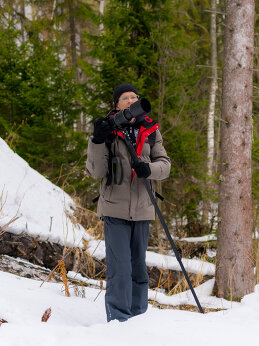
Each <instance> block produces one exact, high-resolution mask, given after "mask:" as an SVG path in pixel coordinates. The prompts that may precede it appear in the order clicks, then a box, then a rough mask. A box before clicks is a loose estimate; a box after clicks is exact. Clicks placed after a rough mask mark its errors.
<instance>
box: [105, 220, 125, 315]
mask: <svg viewBox="0 0 259 346" xmlns="http://www.w3.org/2000/svg"><path fill="white" fill-rule="evenodd" d="M131 233H132V227H131V223H130V222H129V221H126V220H122V219H117V218H113V217H104V235H105V245H106V265H107V270H106V277H107V285H106V294H105V307H106V314H107V321H108V322H109V321H111V320H114V319H117V320H119V321H125V320H127V319H128V318H129V317H131V316H132V314H131V305H132V278H131V275H132V269H131V250H130V239H131Z"/></svg>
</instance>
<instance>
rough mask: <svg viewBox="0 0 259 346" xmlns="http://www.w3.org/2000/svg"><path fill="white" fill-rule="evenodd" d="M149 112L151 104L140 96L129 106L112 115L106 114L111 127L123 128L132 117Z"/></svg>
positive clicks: (128, 123)
mask: <svg viewBox="0 0 259 346" xmlns="http://www.w3.org/2000/svg"><path fill="white" fill-rule="evenodd" d="M150 112H151V104H150V102H149V101H148V100H147V99H145V98H141V99H139V100H138V101H137V102H134V103H132V105H130V107H129V108H127V109H123V110H120V111H119V112H117V113H115V114H114V115H111V116H108V117H107V119H108V121H109V124H110V126H111V127H112V128H119V129H120V128H123V127H125V126H128V125H130V121H131V120H132V118H136V117H139V116H142V115H146V114H148V113H150Z"/></svg>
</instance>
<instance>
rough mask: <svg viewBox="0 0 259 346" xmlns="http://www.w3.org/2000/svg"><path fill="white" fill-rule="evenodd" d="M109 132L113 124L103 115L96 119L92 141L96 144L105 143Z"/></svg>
mask: <svg viewBox="0 0 259 346" xmlns="http://www.w3.org/2000/svg"><path fill="white" fill-rule="evenodd" d="M109 134H111V126H110V124H109V123H108V121H107V120H105V118H103V117H102V118H99V119H97V120H95V122H94V133H93V135H94V136H93V139H92V142H93V143H95V144H101V143H104V142H105V140H106V138H107V137H108V136H109Z"/></svg>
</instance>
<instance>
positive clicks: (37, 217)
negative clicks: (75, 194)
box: [0, 138, 89, 247]
mask: <svg viewBox="0 0 259 346" xmlns="http://www.w3.org/2000/svg"><path fill="white" fill-rule="evenodd" d="M0 177H1V178H0V193H1V200H0V203H1V204H0V213H1V214H0V226H4V225H5V224H7V223H8V222H9V221H10V219H11V218H13V217H16V216H17V217H18V219H17V220H16V221H14V222H13V223H11V224H10V225H9V226H8V228H7V229H6V231H8V232H11V233H15V234H21V233H22V232H26V233H28V234H30V235H32V236H34V237H39V238H40V239H41V240H50V241H52V242H55V243H58V244H61V245H66V246H76V247H82V246H83V242H82V239H83V237H84V238H85V239H88V238H89V236H88V235H87V233H86V232H85V230H84V228H83V227H82V226H81V225H80V224H73V222H72V221H71V219H70V217H69V216H72V215H73V212H74V210H75V208H76V207H75V204H74V202H73V200H72V199H71V197H70V196H69V195H68V194H66V193H65V192H64V191H63V190H62V189H60V188H59V187H57V186H56V185H54V184H52V183H51V182H50V181H49V180H47V179H46V178H45V177H43V176H42V175H41V174H40V173H38V172H37V171H35V170H34V169H32V168H31V167H30V166H29V165H28V163H27V162H26V161H25V160H23V159H22V158H21V157H20V156H18V155H17V154H15V153H14V152H13V151H12V150H11V149H10V147H9V146H8V145H7V144H6V142H5V141H4V140H3V139H2V138H0Z"/></svg>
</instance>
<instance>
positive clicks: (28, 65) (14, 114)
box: [0, 22, 86, 186]
mask: <svg viewBox="0 0 259 346" xmlns="http://www.w3.org/2000/svg"><path fill="white" fill-rule="evenodd" d="M33 24H34V25H33V26H31V31H30V36H29V37H28V39H27V40H25V41H24V42H21V41H20V40H19V38H20V37H21V31H20V30H18V29H17V23H16V24H15V23H14V22H9V23H8V26H7V27H5V28H3V27H2V28H1V30H0V62H1V64H0V104H1V106H0V119H1V120H0V135H1V137H3V138H6V139H7V141H8V143H9V144H10V145H11V146H12V148H13V149H14V150H15V151H16V152H17V153H18V154H19V155H21V156H22V157H23V158H24V159H25V160H27V161H28V162H29V163H30V165H31V166H32V167H33V168H35V169H37V170H39V171H40V172H42V173H43V174H44V175H45V176H47V177H48V178H50V179H52V180H54V179H55V178H57V177H60V175H61V177H62V178H61V179H60V182H59V183H61V184H62V183H64V180H65V179H66V176H67V174H69V175H70V172H71V169H72V167H74V166H75V165H77V164H78V163H79V162H80V165H81V169H82V167H83V163H84V158H83V157H82V155H83V152H84V149H85V147H86V140H85V138H84V134H83V133H79V132H75V131H74V124H75V123H76V119H77V117H78V116H79V114H80V112H81V107H80V106H79V104H78V99H79V97H80V86H78V85H76V83H75V81H74V78H73V76H74V74H73V71H72V70H69V69H67V67H66V66H65V64H64V62H63V61H62V60H61V58H60V55H59V47H58V46H57V45H56V42H55V41H53V40H51V41H48V40H44V41H43V40H40V39H39V36H40V34H41V31H40V29H41V28H40V25H37V24H38V23H37V22H36V23H33ZM80 175H81V179H82V173H81V174H80ZM77 179H78V177H77V175H73V176H71V177H70V179H69V180H68V182H69V183H71V184H73V185H74V186H76V185H77V184H78V183H79V182H80V180H79V181H78V182H77Z"/></svg>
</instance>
